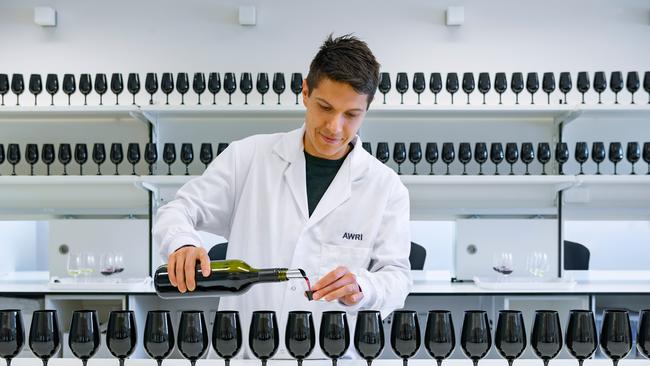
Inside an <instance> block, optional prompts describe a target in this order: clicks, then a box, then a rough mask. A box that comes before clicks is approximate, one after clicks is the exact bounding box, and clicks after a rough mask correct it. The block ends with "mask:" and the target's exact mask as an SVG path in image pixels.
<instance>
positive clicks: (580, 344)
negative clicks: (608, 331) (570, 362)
mask: <svg viewBox="0 0 650 366" xmlns="http://www.w3.org/2000/svg"><path fill="white" fill-rule="evenodd" d="M565 339H566V341H565V343H566V347H567V349H568V350H569V353H570V354H571V356H573V357H574V358H576V359H577V360H578V365H579V366H582V364H583V362H584V361H585V359H587V358H589V357H591V355H593V354H594V352H595V351H596V347H597V345H598V334H597V333H596V321H595V320H594V313H593V312H591V310H571V311H570V312H569V324H568V326H567V330H566V337H565Z"/></svg>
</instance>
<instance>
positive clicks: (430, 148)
mask: <svg viewBox="0 0 650 366" xmlns="http://www.w3.org/2000/svg"><path fill="white" fill-rule="evenodd" d="M424 158H425V159H426V160H427V163H429V165H430V166H431V168H430V170H429V175H434V174H433V164H434V163H435V162H436V161H438V144H437V143H435V142H427V146H426V147H425V148H424Z"/></svg>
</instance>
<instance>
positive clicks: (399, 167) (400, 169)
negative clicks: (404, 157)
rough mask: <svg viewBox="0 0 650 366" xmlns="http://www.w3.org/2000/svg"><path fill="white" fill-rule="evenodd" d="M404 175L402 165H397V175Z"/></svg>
mask: <svg viewBox="0 0 650 366" xmlns="http://www.w3.org/2000/svg"><path fill="white" fill-rule="evenodd" d="M400 174H402V164H397V175H400Z"/></svg>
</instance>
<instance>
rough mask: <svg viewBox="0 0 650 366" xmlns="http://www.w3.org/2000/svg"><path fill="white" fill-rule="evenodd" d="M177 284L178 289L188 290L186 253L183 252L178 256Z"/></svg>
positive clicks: (181, 290)
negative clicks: (186, 283)
mask: <svg viewBox="0 0 650 366" xmlns="http://www.w3.org/2000/svg"><path fill="white" fill-rule="evenodd" d="M176 284H177V285H178V286H177V287H178V291H180V292H185V291H187V286H185V255H184V254H183V253H179V254H178V255H177V256H176Z"/></svg>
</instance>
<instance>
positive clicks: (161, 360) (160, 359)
mask: <svg viewBox="0 0 650 366" xmlns="http://www.w3.org/2000/svg"><path fill="white" fill-rule="evenodd" d="M156 362H157V363H158V366H162V362H163V359H162V358H159V359H157V360H156Z"/></svg>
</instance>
